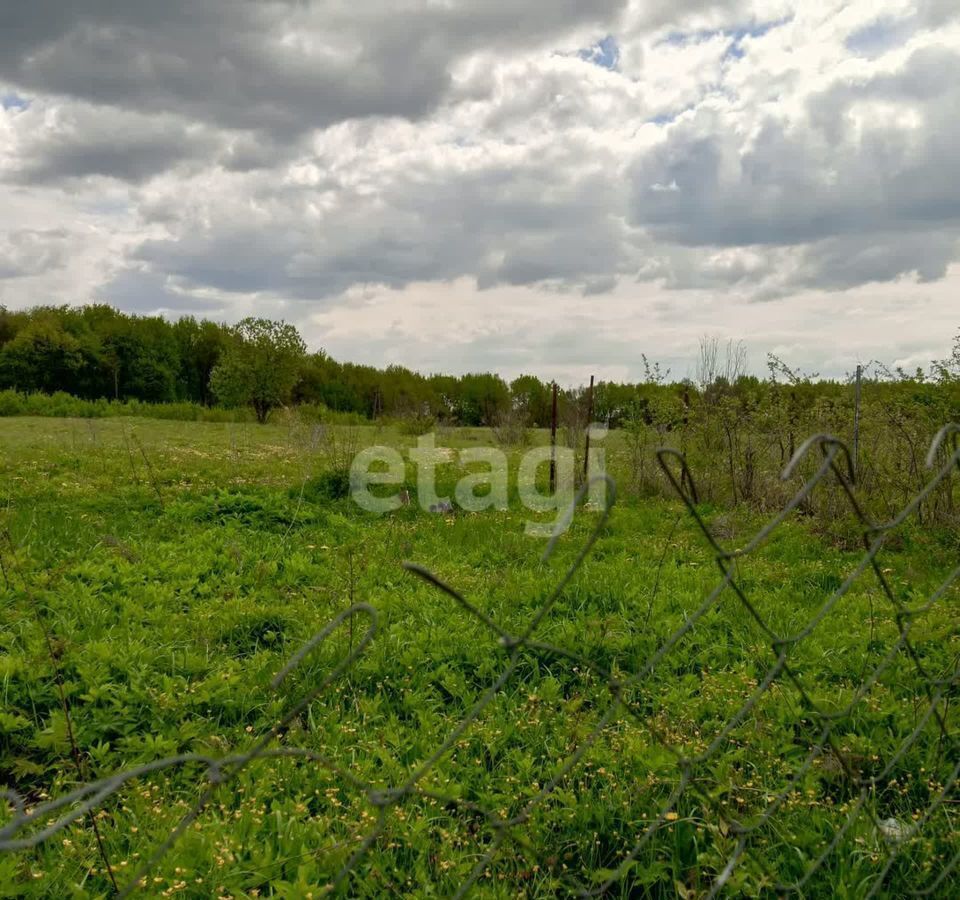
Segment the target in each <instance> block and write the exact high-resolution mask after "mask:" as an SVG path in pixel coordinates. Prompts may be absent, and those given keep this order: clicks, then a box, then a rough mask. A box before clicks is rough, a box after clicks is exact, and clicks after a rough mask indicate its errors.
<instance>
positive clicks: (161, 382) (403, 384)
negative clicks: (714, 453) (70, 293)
mask: <svg viewBox="0 0 960 900" xmlns="http://www.w3.org/2000/svg"><path fill="white" fill-rule="evenodd" d="M640 358H641V361H642V363H643V368H644V376H643V378H642V379H641V380H640V381H639V382H636V383H613V382H601V383H599V384H598V385H597V386H596V388H595V390H594V392H593V395H592V398H591V399H592V403H591V405H592V414H593V419H594V420H595V421H602V422H607V423H608V424H609V425H611V426H613V427H619V426H625V425H633V426H637V425H638V424H640V425H643V426H647V427H650V428H652V429H654V430H655V431H659V432H661V433H663V432H666V431H670V430H674V429H677V428H680V427H681V426H683V425H685V424H689V423H690V422H691V421H693V420H695V419H697V420H703V419H704V417H706V420H707V421H715V422H717V423H719V427H721V430H722V429H723V427H724V424H725V423H729V422H730V421H731V419H736V420H740V419H742V418H743V417H744V416H748V415H749V417H750V418H751V419H755V418H756V416H757V415H758V413H757V410H764V411H767V412H769V411H770V410H774V409H775V410H778V411H779V412H778V415H780V417H781V419H782V420H783V421H784V422H785V423H787V425H786V426H785V427H784V428H783V429H780V431H781V432H782V433H783V434H786V435H787V438H785V440H786V441H787V443H788V444H789V442H790V440H789V435H790V434H791V433H792V430H791V428H790V427H789V424H790V423H791V422H795V423H796V424H797V427H799V424H800V422H801V421H802V420H806V419H809V415H808V413H809V411H810V410H811V409H813V408H814V407H817V408H824V407H829V406H830V404H831V403H834V404H840V403H846V402H848V400H849V393H850V391H849V384H848V382H847V381H845V380H832V381H831V380H824V379H820V378H818V377H817V376H816V375H808V374H804V373H800V372H797V371H794V370H792V369H791V368H790V367H788V366H787V365H786V364H785V363H784V362H782V361H781V360H779V359H777V358H776V357H774V356H769V357H768V369H769V376H768V377H767V378H764V379H760V378H757V377H756V376H753V375H749V374H747V372H746V371H745V370H746V359H745V353H744V350H743V346H742V344H739V343H736V342H729V343H727V344H721V343H720V342H719V341H717V340H716V339H702V340H701V341H700V345H699V353H698V356H697V357H696V362H695V367H694V368H695V373H694V376H693V377H692V378H686V379H682V380H678V379H671V378H670V373H669V371H663V370H661V368H660V366H659V365H658V364H656V363H650V362H648V360H647V359H646V357H644V356H642V355H641V357H640ZM866 377H868V378H871V379H872V380H873V381H874V382H875V383H877V384H880V383H885V384H888V385H894V384H897V385H899V387H898V388H897V389H896V390H897V391H898V392H899V393H898V395H897V396H902V395H903V392H904V390H906V391H907V393H908V394H909V395H910V397H911V398H912V399H913V400H914V401H915V402H917V403H920V404H921V405H926V406H930V405H931V403H934V404H935V405H936V406H937V407H938V408H939V410H938V411H939V412H941V413H943V414H949V413H951V412H960V410H958V406H960V398H958V396H957V391H958V385H960V336H958V338H957V342H956V344H955V346H954V348H953V355H952V356H951V357H949V358H947V359H944V360H939V361H932V362H931V367H930V369H929V370H928V371H926V372H922V371H919V370H918V371H916V372H914V373H905V372H902V371H899V370H897V371H892V372H891V371H890V370H888V369H885V368H884V367H882V366H880V365H879V364H872V365H871V367H869V368H868V371H867V376H866ZM904 386H906V387H904ZM4 389H6V390H14V391H18V392H22V393H35V392H39V393H47V394H52V393H55V392H65V393H68V394H71V395H73V396H75V397H79V398H82V399H88V400H96V399H99V398H108V399H113V400H127V401H129V400H137V401H144V402H151V403H170V402H176V401H188V402H191V403H196V404H200V405H203V406H213V405H221V406H227V407H240V406H245V407H248V408H250V409H252V410H253V411H254V413H255V414H256V416H257V418H258V419H259V420H260V421H265V420H266V419H267V417H268V416H269V413H270V411H271V410H272V409H274V408H276V407H278V406H281V405H287V404H291V403H292V404H315V405H321V406H323V407H326V408H328V409H330V410H334V411H337V412H344V413H354V414H357V415H360V416H363V417H365V418H368V419H377V418H381V417H388V418H397V419H403V420H405V421H409V422H413V423H417V422H421V423H423V424H424V426H425V427H426V426H427V425H429V424H430V423H432V422H436V421H441V422H449V423H451V424H459V425H472V426H478V425H486V426H493V427H497V426H500V425H502V424H503V423H505V422H507V423H509V422H510V421H515V422H518V423H521V424H522V426H523V427H528V426H533V427H536V426H540V427H543V426H547V425H549V424H550V419H551V407H552V386H551V385H550V384H549V383H547V382H545V381H543V380H542V379H540V378H538V377H536V376H535V375H521V376H520V377H518V378H515V379H513V380H512V381H511V382H509V383H508V382H506V381H505V380H504V379H503V378H501V377H500V376H499V375H496V374H494V373H490V372H480V373H472V374H466V375H461V376H453V375H443V374H433V375H424V374H421V373H418V372H413V371H411V370H410V369H407V368H404V367H402V366H397V365H391V366H387V367H385V368H377V367H375V366H367V365H359V364H356V363H350V362H339V361H337V360H335V359H332V358H331V357H330V356H329V355H328V354H327V353H325V352H324V351H323V350H320V351H317V352H314V353H310V352H308V351H307V348H306V345H305V344H304V342H303V340H302V338H301V337H300V335H299V334H298V333H297V331H296V329H295V328H294V327H293V326H292V325H289V324H286V323H283V322H274V321H270V320H267V319H257V318H249V319H244V320H243V321H242V322H240V323H238V324H237V325H234V326H228V325H225V324H221V323H217V322H211V321H208V320H204V319H201V320H197V319H195V318H193V317H191V316H186V317H183V318H180V319H178V320H176V321H168V320H167V319H164V318H161V317H158V316H138V315H131V314H126V313H122V312H120V311H118V310H116V309H114V308H113V307H110V306H106V305H91V306H82V307H70V306H42V307H36V308H33V309H30V310H23V311H12V310H7V309H5V308H4V307H2V306H0V390H4ZM890 390H893V388H892V387H891V388H890ZM934 398H935V399H934ZM559 407H560V418H561V422H562V424H564V426H565V427H566V428H567V429H568V430H571V429H572V430H576V429H577V428H578V427H579V428H582V427H584V425H585V422H586V417H587V398H586V396H585V392H584V390H583V389H582V388H576V389H567V390H563V391H561V392H560V396H559ZM728 443H729V441H728ZM786 449H789V447H786V448H785V451H784V452H786Z"/></svg>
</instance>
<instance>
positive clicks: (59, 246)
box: [0, 228, 71, 279]
mask: <svg viewBox="0 0 960 900" xmlns="http://www.w3.org/2000/svg"><path fill="white" fill-rule="evenodd" d="M70 240H71V236H70V233H69V232H68V231H67V230H66V229H63V228H54V229H46V230H33V229H26V228H23V229H19V230H17V231H8V232H6V233H5V234H0V279H5V278H23V277H26V276H29V275H37V274H39V273H41V272H45V271H49V270H51V269H60V268H62V267H63V265H64V262H65V260H66V258H67V255H68V253H69V249H70V247H69V245H70Z"/></svg>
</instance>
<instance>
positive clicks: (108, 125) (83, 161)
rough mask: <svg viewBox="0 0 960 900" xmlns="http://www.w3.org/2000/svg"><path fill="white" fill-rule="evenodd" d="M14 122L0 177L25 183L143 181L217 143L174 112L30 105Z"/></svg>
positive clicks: (198, 159)
mask: <svg viewBox="0 0 960 900" xmlns="http://www.w3.org/2000/svg"><path fill="white" fill-rule="evenodd" d="M13 121H14V135H15V137H14V142H13V148H12V150H13V152H12V154H11V156H10V157H9V159H8V162H7V163H6V164H5V165H3V164H0V176H2V177H4V178H5V179H7V180H12V181H16V182H20V183H27V184H30V183H32V184H39V183H44V182H57V181H60V180H62V179H68V178H80V177H86V176H91V175H99V176H103V177H108V178H115V179H120V180H122V181H133V182H135V181H142V180H143V179H146V178H149V177H151V176H153V175H156V174H158V173H161V172H166V171H168V170H170V169H171V168H173V167H175V166H177V165H179V164H181V163H184V162H187V161H196V162H198V163H200V162H201V161H205V160H206V159H208V158H209V156H210V155H212V153H213V152H214V150H215V149H216V148H217V147H218V146H219V144H220V142H219V141H218V139H217V137H216V136H215V135H214V134H212V133H211V132H210V131H209V130H207V129H205V128H204V127H202V126H196V125H192V124H191V123H189V122H185V121H183V120H181V119H178V118H176V117H174V116H166V115H161V116H145V115H140V114H136V113H131V112H126V111H122V110H117V109H112V108H110V107H92V106H89V105H88V104H72V105H70V106H69V107H66V108H62V107H61V108H54V109H52V110H51V109H49V108H46V107H45V106H43V105H34V106H32V107H31V108H30V109H29V110H26V111H24V112H22V113H20V114H19V115H17V116H16V118H15V119H14V120H13ZM204 164H206V163H205V162H204Z"/></svg>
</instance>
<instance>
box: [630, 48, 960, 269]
mask: <svg viewBox="0 0 960 900" xmlns="http://www.w3.org/2000/svg"><path fill="white" fill-rule="evenodd" d="M958 64H960V54H958V53H957V52H955V51H952V50H948V49H946V48H936V47H932V48H926V49H923V50H918V51H917V52H915V53H913V54H912V56H910V58H909V59H908V60H907V62H906V64H905V65H904V67H903V68H902V69H900V70H898V71H897V72H895V73H892V74H891V73H887V72H882V73H880V74H877V75H875V76H873V77H871V78H868V79H865V80H862V81H857V82H842V83H839V84H837V85H835V86H833V87H830V88H828V89H827V90H824V91H821V92H819V93H818V94H815V95H814V96H812V97H811V98H810V99H809V101H808V103H807V110H808V115H809V119H808V122H807V123H797V122H785V121H783V120H782V119H778V118H774V117H773V116H769V117H768V118H766V120H765V121H763V122H762V123H761V125H760V127H759V129H758V130H757V132H756V133H755V134H754V135H753V137H752V138H749V139H747V138H745V137H744V135H743V134H742V133H739V132H737V131H735V130H733V129H730V128H724V127H723V122H722V121H718V120H717V118H716V116H715V115H714V114H713V113H712V112H709V111H703V112H700V113H698V114H697V115H695V116H694V117H692V118H691V119H689V120H687V121H684V122H682V123H678V124H677V125H675V126H673V127H671V128H670V129H669V131H668V133H667V136H666V138H665V140H664V141H663V142H662V143H661V144H660V145H659V146H657V147H656V148H654V150H653V151H652V152H650V153H648V154H645V155H643V156H641V158H640V159H639V160H638V161H637V162H636V164H635V165H634V167H633V169H632V172H631V178H632V182H633V194H632V200H631V219H632V222H633V223H634V224H635V225H637V226H642V227H645V228H647V229H648V230H649V231H650V233H651V234H652V235H653V236H654V237H655V238H656V239H657V240H659V241H661V242H665V243H668V244H679V245H685V246H689V247H714V248H715V247H753V246H756V245H769V246H780V247H783V246H791V245H802V246H804V248H805V249H804V251H803V260H802V264H801V265H800V267H799V269H798V272H797V278H798V281H797V284H803V285H813V286H822V287H847V286H850V285H852V284H860V283H864V282H867V281H874V280H877V281H881V280H889V279H892V278H895V277H897V276H898V275H901V274H904V273H908V272H917V273H919V275H920V276H921V278H936V277H941V276H942V274H943V272H944V271H945V268H946V265H947V264H948V263H949V262H950V261H951V260H952V259H954V258H955V249H956V237H957V234H958V233H960V162H958V157H957V154H956V150H955V148H956V146H957V145H958V142H960V124H958V123H960V87H958V85H957V84H956V83H955V82H954V81H953V80H950V79H945V78H943V72H944V71H950V70H952V69H955V68H956V67H957V65H958ZM891 110H892V111H893V112H892V113H891V112H890V111H891ZM891 115H892V116H893V118H891V117H890V116H891ZM897 115H901V116H903V117H906V119H908V120H909V122H910V124H905V122H904V121H901V120H898V119H897V118H896V116H897ZM858 116H859V121H858ZM804 126H806V127H804ZM821 253H822V254H823V255H822V258H818V257H819V256H820V254H821Z"/></svg>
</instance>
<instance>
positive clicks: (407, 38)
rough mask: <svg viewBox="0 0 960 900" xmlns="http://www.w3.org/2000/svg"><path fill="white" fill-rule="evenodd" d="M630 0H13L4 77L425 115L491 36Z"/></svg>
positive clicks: (173, 101)
mask: <svg viewBox="0 0 960 900" xmlns="http://www.w3.org/2000/svg"><path fill="white" fill-rule="evenodd" d="M624 6H625V0H599V2H594V3H590V4H585V3H580V2H577V0H460V2H454V3H449V4H434V3H424V2H415V0H406V2H395V0H382V2H379V0H376V2H375V0H365V2H347V0H326V2H323V3H309V2H308V3H300V2H294V0H272V2H261V0H171V2H168V3H163V4H157V3H154V2H150V0H126V2H122V0H77V2H74V3H70V4H64V3H61V2H60V0H39V2H25V0H8V2H6V3H5V4H4V6H3V10H2V11H0V77H5V78H7V79H9V80H10V81H11V82H12V83H14V84H17V85H20V86H21V87H22V88H24V89H28V90H32V91H40V92H46V93H52V94H60V95H67V96H72V97H79V98H81V99H85V100H88V101H90V102H94V103H101V104H110V105H116V106H120V107H124V108H127V109H135V110H138V111H149V112H172V113H176V114H179V115H183V116H187V117H191V118H195V119H198V120H200V121H204V122H208V123H216V124H218V125H220V126H223V127H227V128H239V129H255V130H263V131H268V132H273V133H278V134H296V133H300V132H303V131H306V130H309V129H311V128H322V127H325V126H327V125H329V124H331V123H334V122H338V121H343V120H346V119H351V118H357V117H364V116H383V115H387V116H389V115H397V116H404V117H408V118H417V117H420V116H423V115H425V114H426V113H427V112H428V111H429V110H431V109H432V108H434V107H435V106H436V104H437V103H438V102H439V101H440V100H441V99H442V97H443V95H444V93H445V92H446V90H447V88H448V87H449V85H450V80H451V75H450V67H451V65H452V64H453V63H454V62H455V61H456V60H457V59H458V58H459V57H460V56H462V55H463V54H465V53H469V52H472V51H474V50H477V49H484V50H492V49H495V48H498V47H499V48H500V49H502V50H503V49H510V48H517V47H530V46H532V45H537V44H542V43H544V42H547V41H549V40H550V39H552V38H555V37H557V36H559V35H563V34H564V33H565V32H568V31H569V30H570V29H571V28H576V27H579V26H583V25H587V24H591V23H607V24H609V23H610V22H611V21H615V19H616V17H617V16H618V15H619V14H620V13H621V12H622V10H623V8H624Z"/></svg>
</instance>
